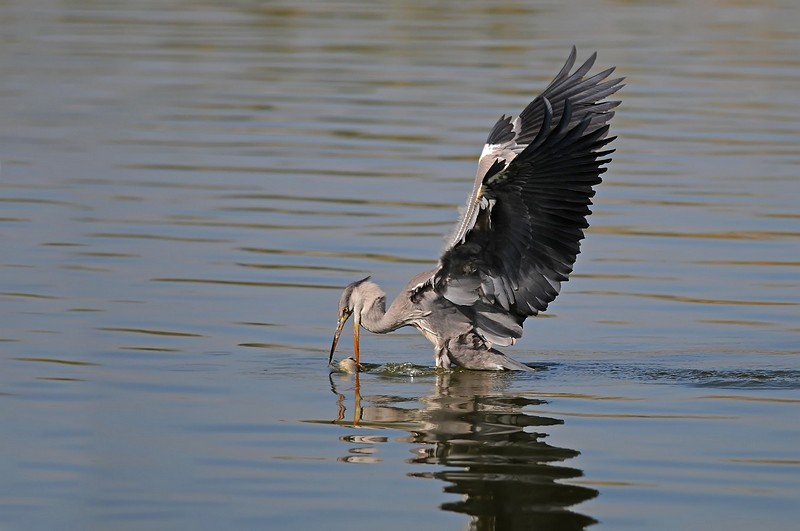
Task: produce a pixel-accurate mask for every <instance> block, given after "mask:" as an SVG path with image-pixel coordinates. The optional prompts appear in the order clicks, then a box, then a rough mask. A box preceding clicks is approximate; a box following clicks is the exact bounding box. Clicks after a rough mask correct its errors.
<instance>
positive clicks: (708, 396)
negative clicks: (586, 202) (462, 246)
mask: <svg viewBox="0 0 800 531" xmlns="http://www.w3.org/2000/svg"><path fill="white" fill-rule="evenodd" d="M750 4H751V3H750V2H738V1H724V0H721V1H716V2H713V1H707V2H699V3H698V2H689V1H684V2H674V3H666V2H629V1H611V0H606V1H601V2H588V1H576V2H556V1H547V2H521V1H517V2H506V3H502V5H501V4H498V3H488V2H477V1H466V2H465V1H458V2H456V1H440V2H432V3H431V2H422V1H372V2H313V1H302V0H301V1H292V2H288V1H287V2H269V1H262V2H257V1H251V0H238V1H235V2H210V1H188V0H169V1H164V0H160V1H155V0H152V1H147V0H136V1H130V0H129V1H124V2H123V1H115V0H108V1H103V2H96V1H88V0H85V1H82V0H73V1H62V2H58V1H47V0H0V245H2V251H0V350H1V351H2V358H0V363H2V366H1V367H0V419H1V420H2V437H0V452H2V453H1V454H0V529H10V530H23V529H24V530H28V529H56V528H58V529H87V528H90V529H142V528H148V529H219V528H222V527H223V526H225V527H229V528H235V529H243V528H258V529H264V528H271V529H291V528H296V529H300V528H302V529H311V528H325V529H403V530H406V529H410V528H411V529H433V528H437V529H464V528H474V529H522V528H529V527H532V526H538V527H537V528H539V529H580V528H583V527H585V526H587V525H590V524H592V523H597V525H596V526H595V527H594V528H595V529H644V528H646V529H750V528H760V529H789V528H794V527H796V526H797V525H798V524H797V520H798V519H800V505H798V500H800V288H799V287H798V286H800V224H799V222H800V214H798V206H797V205H798V200H800V180H799V179H800V175H799V174H800V127H798V123H800V105H799V103H800V99H799V98H800V97H799V96H798V87H800V10H798V9H797V7H796V5H794V2H793V1H791V0H784V1H781V0H766V1H764V2H760V3H759V4H760V5H758V6H751V5H750ZM573 43H575V44H577V46H578V49H579V59H580V58H585V57H587V56H588V55H589V53H591V52H592V51H593V50H598V51H599V52H600V58H599V61H598V66H600V67H606V66H610V65H617V66H618V67H619V73H620V74H622V75H625V76H627V78H628V86H627V87H626V88H625V89H624V90H623V92H622V93H621V96H622V99H623V106H622V107H620V109H619V113H618V115H617V117H616V118H615V120H614V123H613V128H614V129H613V130H614V132H615V133H616V134H617V135H619V139H618V140H617V141H616V142H615V147H616V148H617V154H616V155H615V160H614V162H613V163H612V165H611V166H610V171H609V172H608V173H607V174H606V182H605V184H603V185H602V187H601V188H600V190H599V193H598V196H597V199H596V202H595V203H596V207H595V208H594V210H595V214H594V215H593V217H592V228H591V229H590V231H589V234H588V238H587V240H586V241H585V243H584V246H583V254H582V255H581V256H580V257H579V261H578V264H577V268H576V273H575V275H574V278H573V279H572V280H571V281H570V282H569V283H568V284H566V285H565V286H564V289H563V291H562V295H561V297H560V298H559V299H558V300H557V301H556V303H555V304H554V305H552V310H551V312H548V313H547V314H546V315H545V316H542V317H541V318H538V319H535V320H532V321H529V322H528V323H527V325H526V336H525V338H524V339H523V340H522V341H520V342H519V343H518V345H517V346H516V347H515V348H514V349H510V350H509V352H510V353H512V354H513V356H514V357H515V358H517V359H519V360H521V361H523V362H526V363H529V364H533V365H535V366H537V367H539V368H540V369H541V370H540V371H538V372H536V373H532V374H530V375H520V374H482V373H453V374H436V373H435V372H433V371H432V370H430V367H432V364H433V358H432V350H431V347H430V345H429V344H428V343H427V342H426V341H425V340H424V339H423V338H422V337H421V336H419V335H418V334H417V333H416V332H414V331H413V330H412V331H406V332H401V333H395V334H393V335H391V336H385V337H383V336H381V337H377V336H370V335H368V334H367V335H365V336H364V337H363V343H362V345H363V346H362V348H363V357H364V359H365V361H367V362H369V363H371V364H372V365H371V366H370V367H371V368H370V370H369V371H368V372H366V373H364V374H362V375H361V376H360V379H359V381H358V382H356V381H355V380H354V377H353V376H352V375H346V374H332V375H329V371H328V370H327V368H326V367H325V361H326V356H327V348H328V346H329V345H330V340H331V336H332V333H333V327H334V324H335V317H336V315H335V314H336V302H337V300H338V296H339V290H340V288H341V287H342V286H343V285H345V284H346V283H348V282H350V281H352V280H355V279H357V278H360V277H362V276H364V275H365V274H368V273H372V274H373V277H374V279H375V280H376V281H378V282H380V283H381V284H383V285H384V286H385V287H386V289H387V291H389V292H390V293H391V292H395V291H396V290H397V289H399V288H400V287H401V286H402V285H403V284H404V283H405V281H406V280H407V278H409V277H410V276H411V274H413V273H415V272H417V271H419V270H421V269H423V268H426V267H429V266H430V265H431V264H432V263H434V262H435V260H436V258H437V256H438V251H439V249H440V247H441V245H442V235H443V234H444V233H445V232H447V231H448V230H449V228H450V227H451V225H452V224H453V223H454V221H455V219H456V216H457V213H456V206H457V205H460V204H461V203H462V202H463V200H464V198H465V197H466V194H467V193H468V191H469V189H470V187H471V179H472V176H473V175H474V171H475V159H476V156H477V154H478V153H479V151H480V148H481V145H482V143H483V140H484V139H485V137H486V134H487V132H488V130H489V128H490V126H491V125H492V124H493V123H494V120H496V119H497V117H498V116H499V115H500V114H502V113H504V112H505V113H511V112H514V113H516V112H518V111H520V110H521V109H522V108H523V106H524V105H525V104H526V103H527V102H528V101H529V100H530V99H531V97H532V96H533V95H535V94H536V93H537V92H538V91H539V90H541V88H543V87H544V85H545V83H546V82H547V81H548V80H549V78H550V77H551V76H552V75H553V74H555V72H556V71H557V70H558V69H559V68H560V66H561V65H562V63H563V61H564V60H565V58H566V56H567V54H568V51H569V47H570V46H571V45H572V44H573ZM348 333H350V332H349V329H348ZM343 347H344V348H342V352H341V353H340V356H344V355H347V352H348V349H349V348H350V341H349V336H348V338H345V339H344V340H343Z"/></svg>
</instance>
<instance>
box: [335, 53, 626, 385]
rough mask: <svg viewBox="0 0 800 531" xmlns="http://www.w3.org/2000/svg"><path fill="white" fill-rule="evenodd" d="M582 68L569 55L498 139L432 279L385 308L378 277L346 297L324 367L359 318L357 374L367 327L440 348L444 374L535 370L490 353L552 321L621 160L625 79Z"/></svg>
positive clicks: (422, 276) (489, 147) (493, 136)
mask: <svg viewBox="0 0 800 531" xmlns="http://www.w3.org/2000/svg"><path fill="white" fill-rule="evenodd" d="M575 57H576V50H575V47H574V46H573V48H572V51H571V53H570V55H569V58H568V59H567V62H566V64H565V65H564V67H563V68H562V69H561V71H560V72H559V73H558V74H557V75H556V76H555V78H554V79H553V81H551V82H550V84H549V85H548V86H547V88H545V89H544V91H543V92H542V93H541V94H540V95H539V96H537V97H536V98H535V99H534V100H533V101H532V102H531V103H530V104H528V106H527V107H525V110H523V111H522V112H521V113H520V115H519V116H518V117H516V118H512V117H510V116H505V115H503V116H502V117H501V118H500V119H499V120H498V121H497V123H496V124H495V125H494V127H493V128H492V130H491V132H490V133H489V137H488V139H487V140H486V145H485V146H484V148H483V152H482V153H481V155H480V158H479V159H478V173H477V177H476V178H475V184H474V186H473V188H472V193H470V195H469V198H468V199H467V205H466V208H465V209H464V211H463V214H462V216H461V219H460V220H459V222H458V224H457V225H456V227H455V230H454V231H453V233H452V236H450V237H449V238H448V240H447V243H446V246H445V248H444V251H443V252H442V255H441V257H440V258H439V263H438V265H437V266H436V268H435V269H433V270H431V271H425V272H423V273H419V274H417V275H414V277H412V278H411V280H410V281H409V283H408V284H407V285H406V287H405V288H404V289H403V290H402V291H401V292H400V294H399V295H398V296H397V298H396V299H395V300H394V301H393V302H392V303H391V304H390V305H389V308H388V309H387V308H386V294H385V293H384V292H383V291H382V290H381V288H380V287H378V285H377V284H375V283H373V282H370V277H367V278H365V279H362V280H359V281H357V282H353V283H352V284H350V285H349V286H347V287H346V288H345V290H344V293H342V296H341V299H340V300H339V321H338V325H337V327H336V334H335V335H334V337H333V344H332V345H331V353H330V357H329V358H328V364H330V363H331V361H332V360H333V354H334V352H335V350H336V344H337V342H338V341H339V336H340V334H341V332H342V329H343V328H344V324H345V322H346V321H347V319H348V318H349V317H350V316H353V321H354V323H353V324H354V329H353V336H354V338H353V339H354V348H355V360H354V362H355V370H358V368H359V357H360V352H359V328H360V327H364V328H365V329H367V330H369V331H370V332H374V333H377V334H385V333H388V332H391V331H393V330H397V329H398V328H400V327H403V326H409V325H410V326H414V327H416V328H417V329H418V330H419V331H420V332H422V334H423V335H424V336H425V337H426V338H428V340H430V341H431V343H433V345H434V350H435V354H434V355H435V358H436V367H437V368H444V369H449V368H451V367H463V368H466V369H479V370H521V371H529V370H532V369H531V368H530V367H528V366H527V365H524V364H522V363H520V362H518V361H515V360H513V359H511V358H509V357H508V356H506V355H504V354H503V353H502V352H500V351H498V350H496V349H495V348H494V347H495V346H509V345H512V344H514V342H515V340H516V339H518V338H520V337H522V323H523V322H524V321H525V319H526V318H527V317H529V316H532V315H536V314H537V313H538V312H541V311H544V310H546V309H547V305H548V304H549V303H550V302H552V301H553V300H554V299H555V298H556V296H558V292H559V289H560V287H561V283H562V282H566V281H567V280H568V279H569V274H570V273H571V272H572V266H573V264H574V263H575V258H576V256H577V255H578V254H579V253H580V240H582V239H583V237H584V234H583V230H584V229H585V228H587V227H588V226H589V224H588V222H587V221H586V218H587V217H588V216H589V214H591V210H589V205H591V204H592V201H591V198H592V197H593V196H594V189H593V187H594V186H596V185H598V184H600V182H601V179H600V175H601V174H602V173H604V172H605V170H606V168H605V167H604V165H605V164H607V163H608V162H610V160H611V159H610V158H609V155H610V154H611V153H613V151H614V150H613V149H606V146H607V145H608V143H609V142H611V141H612V140H613V139H614V138H615V137H609V136H608V130H609V125H608V122H609V120H611V118H612V117H613V116H614V108H615V107H617V105H619V103H620V102H619V101H607V100H605V98H607V97H608V96H610V95H612V94H614V93H615V92H616V91H617V90H619V89H620V88H622V86H623V84H622V81H623V80H624V78H618V79H611V80H608V77H609V76H610V75H611V73H612V72H613V71H614V68H609V69H608V70H604V71H602V72H600V73H598V74H595V75H592V76H590V77H587V74H588V72H589V70H590V69H591V68H592V66H593V65H594V61H595V59H596V57H597V54H596V53H594V54H592V56H591V57H589V59H588V60H587V61H586V62H585V63H583V65H581V66H580V67H578V68H577V69H576V70H575V71H574V72H571V70H572V68H573V66H574V65H575ZM351 364H352V363H351Z"/></svg>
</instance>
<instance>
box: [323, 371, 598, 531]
mask: <svg viewBox="0 0 800 531" xmlns="http://www.w3.org/2000/svg"><path fill="white" fill-rule="evenodd" d="M332 376H333V375H332ZM352 378H353V380H347V381H348V383H349V382H351V381H352V382H353V384H354V385H353V387H352V391H353V411H352V412H351V413H350V414H348V411H347V405H346V402H347V397H346V396H345V395H344V394H343V393H341V392H340V391H339V390H338V389H337V386H336V383H335V381H334V378H333V377H332V378H331V389H332V390H333V392H334V394H335V395H336V397H337V412H338V413H337V418H336V420H335V421H334V422H335V423H337V424H345V425H350V426H354V427H359V426H360V427H382V428H395V429H404V430H406V431H408V432H409V436H408V437H406V438H404V439H402V441H403V442H407V443H410V444H411V445H413V446H414V447H415V448H414V450H413V453H414V454H415V457H413V458H411V459H409V460H408V463H410V464H412V465H425V466H426V467H427V468H428V470H425V469H420V470H419V471H412V472H409V476H411V477H417V478H427V479H437V480H441V481H443V482H444V483H446V486H445V487H444V491H445V492H448V493H452V494H458V495H460V496H461V499H460V500H458V501H452V502H446V503H443V504H442V505H441V509H443V510H446V511H453V512H457V513H462V514H466V515H469V516H470V518H471V520H470V526H469V529H474V530H484V529H530V528H531V526H534V527H536V528H537V529H583V528H585V527H587V526H589V525H591V524H593V523H596V520H595V519H593V518H591V517H590V516H587V515H584V514H580V513H577V512H575V511H572V510H570V509H569V508H570V507H572V506H574V505H576V504H578V503H581V502H583V501H586V500H589V499H592V498H594V497H596V496H597V495H598V494H599V493H598V491H597V490H595V489H591V488H587V487H583V486H578V485H570V484H568V483H563V481H565V480H569V479H572V478H578V477H580V476H582V475H583V472H582V471H581V470H580V469H577V468H574V467H570V466H566V465H565V464H564V463H565V462H566V461H568V460H569V459H571V458H574V457H576V456H578V455H579V454H580V452H579V451H577V450H574V449H570V448H559V447H556V446H552V445H550V444H547V443H546V442H545V441H544V439H545V438H546V437H547V436H548V433H547V431H548V428H549V427H552V426H556V425H560V424H563V423H564V421H563V420H562V419H558V418H553V417H548V416H540V415H535V414H532V413H529V412H526V411H525V409H526V408H527V407H530V406H538V405H542V404H545V403H546V401H544V400H540V399H531V398H527V397H522V396H513V395H507V394H505V395H504V394H502V391H503V388H504V387H505V385H504V384H503V382H504V380H505V375H503V374H487V373H477V372H471V371H464V372H452V373H439V374H436V376H435V384H434V385H433V387H432V389H431V390H430V393H429V394H427V395H425V396H422V397H420V398H418V399H412V398H408V397H400V396H385V395H377V396H370V395H362V391H363V389H362V387H361V382H360V377H359V375H358V374H356V375H354V376H353V377H352ZM377 439H380V440H377ZM342 440H343V441H344V442H347V443H349V444H350V448H349V450H348V455H346V456H344V457H341V458H340V461H343V462H352V463H363V462H379V459H378V458H376V457H375V456H374V455H372V452H371V448H370V447H369V444H371V443H374V442H385V440H386V437H380V436H378V437H377V438H375V437H373V436H364V435H347V436H343V437H342Z"/></svg>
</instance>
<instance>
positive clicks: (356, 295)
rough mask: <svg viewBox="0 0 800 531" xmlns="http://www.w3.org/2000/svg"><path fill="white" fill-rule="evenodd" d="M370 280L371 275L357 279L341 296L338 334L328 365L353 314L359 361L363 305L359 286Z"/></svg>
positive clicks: (337, 325)
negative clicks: (359, 332) (345, 325)
mask: <svg viewBox="0 0 800 531" xmlns="http://www.w3.org/2000/svg"><path fill="white" fill-rule="evenodd" d="M368 280H369V277H367V278H362V279H361V280H357V281H356V282H353V283H352V284H348V286H347V287H346V288H344V291H343V292H342V296H341V297H339V319H338V322H337V323H336V334H334V336H333V344H332V345H331V354H330V356H329V357H328V365H330V363H331V361H333V353H334V352H335V351H336V344H337V343H338V342H339V336H340V335H341V333H342V329H343V328H344V324H345V323H346V322H347V320H348V319H349V318H350V316H351V315H353V314H355V317H354V318H353V341H354V343H353V345H354V348H355V354H356V363H358V358H359V351H358V327H359V325H361V314H360V312H361V306H362V299H361V297H360V291H359V287H360V286H361V285H362V284H364V283H365V282H367V281H368Z"/></svg>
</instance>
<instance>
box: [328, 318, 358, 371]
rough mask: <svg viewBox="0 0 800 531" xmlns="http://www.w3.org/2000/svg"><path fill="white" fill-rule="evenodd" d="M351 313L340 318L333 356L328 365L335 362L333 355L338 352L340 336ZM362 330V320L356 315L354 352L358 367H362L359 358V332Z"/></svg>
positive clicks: (334, 336)
mask: <svg viewBox="0 0 800 531" xmlns="http://www.w3.org/2000/svg"><path fill="white" fill-rule="evenodd" d="M350 315H351V313H345V314H342V316H341V317H339V322H338V323H337V324H336V333H335V334H334V335H333V344H332V345H331V354H330V356H328V365H330V364H331V362H332V361H333V353H334V352H336V345H337V344H338V343H339V336H340V335H342V329H343V328H344V324H345V323H346V322H347V319H348V318H349V317H350ZM360 328H361V319H359V318H358V315H356V317H355V318H353V350H354V352H355V355H356V356H355V359H356V367H360V366H361V365H360V364H359V357H360V355H361V353H360V351H359V345H358V343H359V335H358V334H359V330H360Z"/></svg>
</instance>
